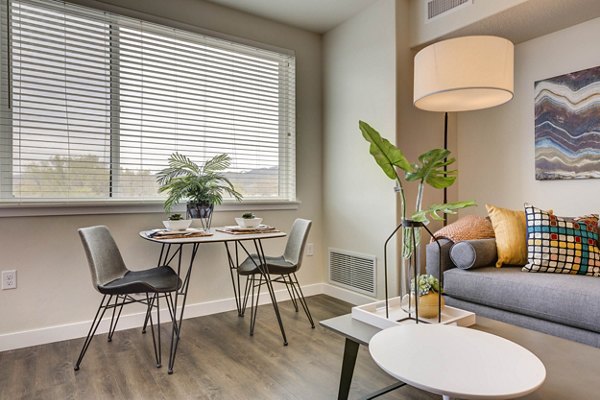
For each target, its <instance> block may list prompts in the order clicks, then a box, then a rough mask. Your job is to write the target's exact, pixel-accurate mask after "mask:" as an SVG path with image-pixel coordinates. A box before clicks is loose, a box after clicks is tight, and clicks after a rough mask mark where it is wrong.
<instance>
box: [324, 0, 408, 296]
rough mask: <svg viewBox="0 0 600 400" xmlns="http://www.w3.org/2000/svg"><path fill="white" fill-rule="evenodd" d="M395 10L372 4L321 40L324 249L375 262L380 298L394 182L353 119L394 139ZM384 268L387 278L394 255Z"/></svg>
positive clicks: (385, 0) (388, 1)
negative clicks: (361, 255)
mask: <svg viewBox="0 0 600 400" xmlns="http://www.w3.org/2000/svg"><path fill="white" fill-rule="evenodd" d="M395 3H397V4H395ZM396 6H397V7H404V8H405V2H404V1H398V2H394V1H393V0H379V1H378V2H376V3H375V4H373V5H372V6H370V7H369V8H367V9H365V10H363V11H362V12H361V13H359V14H358V15H355V16H354V17H353V18H351V19H350V20H348V21H346V22H344V23H343V24H342V25H340V26H338V27H337V28H335V29H334V30H332V31H330V32H328V33H327V34H326V35H325V36H324V39H323V54H324V106H325V114H324V115H325V119H324V154H323V163H324V164H323V167H324V188H323V215H324V222H325V226H326V232H325V237H324V250H326V249H327V248H328V247H332V248H337V249H342V250H349V251H353V252H358V253H364V254H369V255H375V256H377V263H378V278H379V279H378V281H379V284H378V285H377V287H378V289H379V293H378V295H379V296H382V295H383V283H382V282H383V269H382V268H383V243H384V241H385V239H386V237H387V235H389V233H390V232H391V231H392V230H393V229H394V227H395V222H396V209H395V208H396V197H395V194H394V191H393V187H394V182H393V181H391V180H390V179H388V178H387V177H386V176H385V175H384V174H383V172H382V171H381V170H380V168H379V167H378V166H377V164H376V163H375V161H374V160H373V157H372V156H371V155H370V154H369V145H368V143H367V142H366V141H365V140H364V139H363V137H362V135H361V133H360V130H359V129H358V121H359V120H364V121H366V122H368V123H369V124H371V125H372V126H373V127H375V128H376V129H377V130H379V131H380V132H381V134H382V135H383V136H385V137H386V138H387V139H388V140H390V141H392V142H394V141H395V132H396V37H395V36H396V33H395V29H396V22H395V12H396V11H395V7H396ZM390 254H392V255H393V254H394V252H393V251H392V252H391V253H390ZM390 262H391V268H390V271H391V272H393V271H395V268H394V267H393V266H394V265H395V262H394V259H393V257H390ZM392 282H394V280H393V279H392Z"/></svg>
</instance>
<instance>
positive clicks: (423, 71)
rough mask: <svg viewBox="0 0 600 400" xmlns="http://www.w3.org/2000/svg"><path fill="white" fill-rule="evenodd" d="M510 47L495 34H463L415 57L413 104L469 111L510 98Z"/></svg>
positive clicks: (512, 62)
mask: <svg viewBox="0 0 600 400" xmlns="http://www.w3.org/2000/svg"><path fill="white" fill-rule="evenodd" d="M513 64H514V46H513V44H512V43H511V42H510V41H509V40H507V39H504V38H500V37H497V36H464V37H460V38H455V39H448V40H443V41H441V42H437V43H434V44H432V45H429V46H427V47H425V48H424V49H423V50H421V51H419V52H418V53H417V55H416V56H415V75H414V104H415V106H416V107H417V108H420V109H422V110H427V111H439V112H458V111H472V110H480V109H483V108H488V107H494V106H498V105H500V104H504V103H506V102H507V101H509V100H510V99H512V97H513V93H514V89H513Z"/></svg>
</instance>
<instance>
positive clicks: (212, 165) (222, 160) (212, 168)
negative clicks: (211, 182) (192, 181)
mask: <svg viewBox="0 0 600 400" xmlns="http://www.w3.org/2000/svg"><path fill="white" fill-rule="evenodd" d="M229 165H231V157H229V154H226V153H223V154H217V155H216V156H214V157H213V158H211V159H210V160H208V161H207V162H206V163H204V167H203V168H202V172H203V173H204V174H214V173H216V172H221V171H225V170H226V169H227V168H229Z"/></svg>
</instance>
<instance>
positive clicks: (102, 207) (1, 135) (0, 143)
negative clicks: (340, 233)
mask: <svg viewBox="0 0 600 400" xmlns="http://www.w3.org/2000/svg"><path fill="white" fill-rule="evenodd" d="M16 1H20V0H16ZM51 1H52V0H50V2H51ZM22 2H24V3H29V1H27V0H24V1H22ZM36 2H38V3H39V2H41V1H40V0H37V1H36V0H33V1H31V3H34V4H35V3H36ZM43 2H48V0H44V1H43ZM11 3H12V0H2V11H3V14H4V15H3V16H2V19H1V21H2V23H0V29H1V30H2V32H1V35H2V39H1V40H0V43H1V46H0V52H1V54H0V61H1V58H3V57H2V56H5V55H6V54H11V51H12V43H11V38H10V33H9V31H10V26H11V25H10V15H11V13H10V12H9V9H10V7H11ZM73 6H75V7H82V8H89V7H84V6H80V5H78V4H73ZM89 9H91V10H95V11H99V12H106V13H109V14H111V16H112V18H114V19H116V20H118V21H119V22H118V23H117V24H116V25H115V26H112V25H114V24H115V23H114V22H107V23H108V24H109V25H111V26H110V27H109V32H110V33H109V43H110V45H109V46H110V48H111V49H116V50H117V52H116V56H117V57H118V55H119V52H118V49H119V47H120V43H119V41H118V36H119V33H118V32H119V28H120V27H122V26H123V27H135V22H136V21H135V20H139V21H141V22H142V23H143V24H144V26H145V28H146V29H152V28H153V27H157V28H163V29H164V28H165V27H166V28H169V29H173V30H177V31H180V33H182V35H183V36H185V35H202V36H205V37H208V38H210V39H211V40H221V41H224V42H230V43H231V44H232V45H233V46H239V45H242V46H251V47H254V48H255V50H260V49H263V50H265V51H267V52H276V53H280V54H281V55H285V56H289V57H292V62H293V63H294V65H293V72H292V75H291V79H281V78H280V79H279V81H278V83H279V93H280V94H282V92H285V91H286V90H290V89H291V90H292V92H293V99H292V100H291V101H279V111H280V121H281V119H283V118H288V119H289V118H291V119H292V122H291V128H290V129H285V128H287V127H290V125H287V124H280V125H279V126H280V128H279V133H278V145H279V158H278V165H279V168H278V191H279V193H282V192H289V193H290V196H288V197H289V198H288V199H284V198H277V199H273V200H271V199H266V198H265V199H259V198H249V199H246V200H243V201H242V202H241V203H240V202H236V201H235V200H232V199H231V200H230V199H225V200H224V202H223V204H222V205H221V206H220V207H217V211H229V210H231V211H234V210H238V209H239V210H243V209H246V208H247V207H248V206H252V207H253V208H254V209H257V210H280V209H297V208H298V207H299V205H300V202H299V201H298V199H297V189H296V188H297V173H296V154H295V153H296V110H295V107H296V68H295V61H296V59H295V52H294V51H292V50H288V49H282V48H279V47H275V46H270V45H266V44H263V43H258V42H254V41H251V40H247V39H242V38H238V37H233V36H229V35H225V34H220V33H217V32H212V31H208V30H205V29H203V28H200V27H196V26H191V25H187V24H181V23H176V24H174V25H175V26H170V25H172V24H165V23H164V21H163V20H162V19H160V18H159V21H158V22H156V21H153V20H152V19H156V18H144V17H141V18H140V16H139V14H140V13H136V14H138V15H137V16H135V17H132V16H128V15H126V14H123V13H120V12H114V11H102V10H100V9H96V8H89ZM122 19H124V20H125V21H126V22H125V23H122ZM169 22H171V23H172V22H173V21H169ZM129 24H131V25H129ZM182 25H183V27H182ZM115 27H116V28H115ZM154 32H156V33H159V34H160V33H161V32H160V30H158V29H157V30H156V31H154ZM115 36H116V38H115ZM165 37H166V36H165ZM248 54H252V53H250V52H249V53H248ZM114 56H115V54H113V51H111V55H110V57H114ZM5 58H6V62H0V77H2V78H3V82H4V83H5V84H6V83H7V82H8V84H7V86H8V88H7V91H8V96H7V95H6V94H4V95H2V96H0V113H1V114H2V115H9V114H12V108H11V106H12V105H11V96H12V71H11V68H12V66H11V60H12V57H11V56H9V57H5ZM111 65H117V66H120V63H119V62H118V61H117V62H116V63H115V64H113V63H112V62H111ZM288 67H289V65H288ZM279 69H280V71H281V69H282V63H281V62H280V63H279ZM119 72H120V68H115V69H114V70H113V69H111V75H110V81H111V85H110V86H111V95H110V98H111V99H110V101H111V103H110V104H111V106H110V110H111V111H110V138H111V139H110V141H111V144H110V153H111V162H110V169H109V170H110V179H109V188H108V191H109V195H108V197H106V198H102V199H85V198H78V199H77V198H76V199H68V198H63V199H47V198H39V199H33V198H32V199H29V198H16V197H14V193H13V190H12V189H11V190H7V191H3V190H0V217H3V216H24V215H77V214H87V213H91V214H106V213H109V214H112V213H117V214H120V213H129V212H134V213H135V212H162V207H160V209H159V207H158V206H159V205H160V206H162V203H163V199H160V198H139V199H131V200H130V199H122V198H114V197H112V195H113V188H114V185H115V184H116V182H115V180H114V179H118V178H116V177H118V175H119V174H118V173H116V174H115V173H114V171H115V170H118V168H120V167H121V164H120V162H119V161H117V162H116V163H115V162H114V160H115V159H118V158H119V157H120V151H119V146H120V120H119V112H118V111H117V112H115V110H118V109H119V107H118V104H119V102H120V98H119V91H120V88H119V87H120V80H119ZM286 85H289V87H285V86H286ZM1 86H2V83H0V87H1ZM284 97H285V96H283V95H282V96H281V98H282V99H283V98H284ZM8 119H9V120H10V122H5V124H3V127H2V128H1V129H0V161H2V160H9V161H8V162H6V161H5V162H0V189H1V188H2V187H11V188H12V187H13V161H12V160H13V129H12V126H13V119H12V117H11V118H8ZM283 130H286V131H287V132H283ZM290 138H291V139H290ZM287 140H291V144H289V143H287V144H286V141H287ZM284 187H285V188H286V190H285V191H282V188H284ZM180 207H182V209H183V206H181V205H180ZM109 208H112V210H110V209H109Z"/></svg>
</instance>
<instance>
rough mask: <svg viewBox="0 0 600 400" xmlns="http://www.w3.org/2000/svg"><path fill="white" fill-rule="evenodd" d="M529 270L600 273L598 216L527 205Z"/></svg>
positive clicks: (526, 269) (561, 272)
mask: <svg viewBox="0 0 600 400" xmlns="http://www.w3.org/2000/svg"><path fill="white" fill-rule="evenodd" d="M525 214H526V217H527V246H528V247H527V249H528V253H529V263H528V264H527V265H525V266H524V267H523V270H524V271H527V272H555V273H560V274H565V273H568V274H580V275H592V276H600V248H598V218H597V216H595V215H594V216H585V217H581V218H575V219H572V218H562V217H557V216H555V215H552V214H551V213H549V212H547V211H544V210H541V209H539V208H536V207H533V206H530V205H526V206H525Z"/></svg>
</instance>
